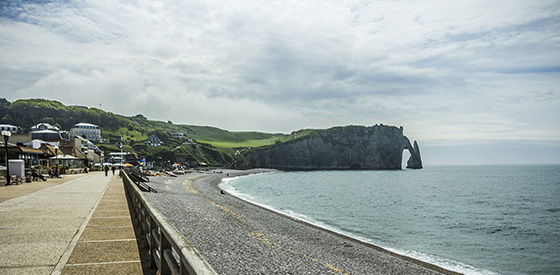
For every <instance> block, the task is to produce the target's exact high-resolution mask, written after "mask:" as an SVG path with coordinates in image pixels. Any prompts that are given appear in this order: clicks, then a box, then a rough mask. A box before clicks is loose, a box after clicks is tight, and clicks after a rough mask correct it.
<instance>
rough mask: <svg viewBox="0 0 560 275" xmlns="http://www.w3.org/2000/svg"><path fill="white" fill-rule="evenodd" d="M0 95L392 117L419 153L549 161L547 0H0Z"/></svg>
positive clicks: (197, 116)
mask: <svg viewBox="0 0 560 275" xmlns="http://www.w3.org/2000/svg"><path fill="white" fill-rule="evenodd" d="M0 97H5V98H7V99H8V100H10V101H14V100H17V99H20V98H48V99H54V100H58V101H60V102H62V103H64V104H67V105H87V106H91V107H98V108H102V109H104V110H107V111H111V112H114V113H118V114H123V115H127V116H129V115H136V114H143V115H145V116H146V117H148V118H150V119H156V120H164V121H167V120H171V121H173V122H174V123H177V124H178V123H181V124H197V125H210V126H216V127H220V128H223V129H227V130H232V131H239V130H250V131H263V132H283V133H289V132H291V131H293V130H298V129H302V128H328V127H331V126H336V125H349V124H354V125H373V124H376V123H383V124H388V125H396V126H400V125H402V126H403V127H404V129H405V134H406V135H407V136H409V137H410V138H411V139H416V140H418V141H419V143H420V146H421V149H423V150H422V154H423V157H424V159H425V161H426V162H429V163H487V162H488V163H547V162H555V163H560V2H559V1H557V0H551V1H544V0H542V1H541V0H535V1H527V0H522V1H516V0H507V1H505V0H504V1H476V0H471V1H448V0H443V1H437V0H430V1H398V0H395V1H368V0H364V1H362V0H360V1H342V0H336V1H335V0H333V1H330V0H318V1H315V0H309V1H301V0H298V1H291V0H282V1H274V0H270V1H239V0H232V1H214V0H202V1H198V0H188V1H187V0H169V1H155V0H145V1H144V0H137V1H118V0H91V1H90V0H82V1H13V0H2V1H0Z"/></svg>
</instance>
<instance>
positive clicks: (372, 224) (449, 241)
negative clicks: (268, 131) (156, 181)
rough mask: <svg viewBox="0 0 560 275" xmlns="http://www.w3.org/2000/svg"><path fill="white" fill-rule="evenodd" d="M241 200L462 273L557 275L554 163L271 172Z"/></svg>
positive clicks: (230, 182) (558, 199) (559, 196)
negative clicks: (389, 169)
mask: <svg viewBox="0 0 560 275" xmlns="http://www.w3.org/2000/svg"><path fill="white" fill-rule="evenodd" d="M220 186H221V187H222V188H223V189H225V190H226V191H228V192H230V193H231V194H233V195H236V196H238V197H240V198H241V199H244V200H247V201H250V202H253V203H256V204H258V205H261V206H263V207H266V208H269V209H272V210H274V211H277V212H280V213H283V214H285V215H289V216H291V217H295V218H298V219H301V220H303V221H306V222H308V223H312V224H314V225H318V226H321V227H324V228H326V229H329V230H332V231H335V232H338V233H342V234H345V235H347V236H350V237H352V238H355V239H357V240H360V241H363V242H367V243H371V244H374V245H377V246H381V247H383V248H386V249H388V250H391V251H394V252H397V253H400V254H404V255H407V256H410V257H413V258H416V259H419V260H422V261H425V262H429V263H433V264H436V265H438V266H441V267H444V268H447V269H450V270H453V271H458V272H461V273H465V274H560V165H510V166H428V167H425V168H424V169H419V170H408V169H407V170H391V171H355V170H353V171H308V172H273V173H263V174H254V175H249V176H242V177H236V178H228V179H224V181H223V182H222V183H221V185H220Z"/></svg>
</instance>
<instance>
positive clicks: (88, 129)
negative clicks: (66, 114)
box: [70, 122, 101, 142]
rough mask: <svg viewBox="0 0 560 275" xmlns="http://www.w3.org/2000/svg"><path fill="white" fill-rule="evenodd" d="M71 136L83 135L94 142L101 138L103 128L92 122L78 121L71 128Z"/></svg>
mask: <svg viewBox="0 0 560 275" xmlns="http://www.w3.org/2000/svg"><path fill="white" fill-rule="evenodd" d="M70 137H83V138H86V139H88V140H90V141H92V142H99V141H100V140H101V128H99V126H97V125H95V124H91V123H84V122H82V123H78V124H74V125H73V126H72V128H70Z"/></svg>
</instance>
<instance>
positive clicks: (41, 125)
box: [31, 122, 60, 132]
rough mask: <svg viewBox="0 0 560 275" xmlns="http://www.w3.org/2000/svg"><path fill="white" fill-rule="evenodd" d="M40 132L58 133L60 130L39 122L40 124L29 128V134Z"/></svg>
mask: <svg viewBox="0 0 560 275" xmlns="http://www.w3.org/2000/svg"><path fill="white" fill-rule="evenodd" d="M41 130H51V131H60V129H58V127H56V126H53V125H50V124H48V123H44V122H41V123H39V124H37V125H35V126H33V127H31V132H34V131H41Z"/></svg>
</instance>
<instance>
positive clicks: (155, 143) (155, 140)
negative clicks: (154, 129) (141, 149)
mask: <svg viewBox="0 0 560 275" xmlns="http://www.w3.org/2000/svg"><path fill="white" fill-rule="evenodd" d="M144 143H146V145H148V146H152V147H159V146H161V145H163V141H161V139H160V138H159V137H158V136H156V135H151V136H149V137H148V139H146V141H144Z"/></svg>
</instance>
